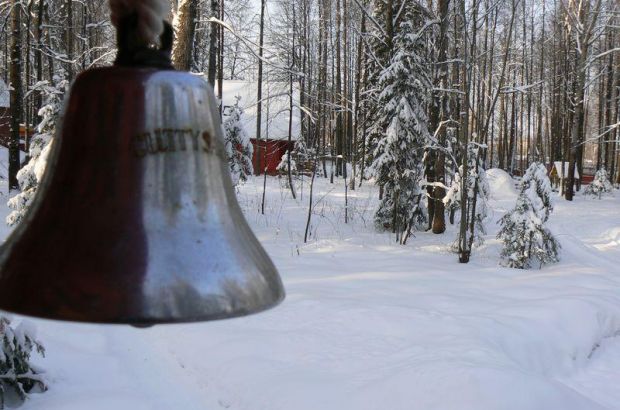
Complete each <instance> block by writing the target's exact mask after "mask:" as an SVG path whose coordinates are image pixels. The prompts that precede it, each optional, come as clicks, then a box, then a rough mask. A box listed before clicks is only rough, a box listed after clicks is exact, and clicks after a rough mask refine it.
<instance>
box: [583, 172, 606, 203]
mask: <svg viewBox="0 0 620 410" xmlns="http://www.w3.org/2000/svg"><path fill="white" fill-rule="evenodd" d="M612 191H613V186H612V185H611V182H609V175H608V174H607V170H606V169H605V168H601V169H599V170H598V171H596V174H595V175H594V180H593V181H592V182H591V183H590V185H588V186H587V187H586V189H584V191H583V194H584V195H585V196H593V197H598V199H601V198H602V197H603V195H606V194H611V192H612Z"/></svg>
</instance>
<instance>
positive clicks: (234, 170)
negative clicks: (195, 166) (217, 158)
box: [223, 97, 254, 186]
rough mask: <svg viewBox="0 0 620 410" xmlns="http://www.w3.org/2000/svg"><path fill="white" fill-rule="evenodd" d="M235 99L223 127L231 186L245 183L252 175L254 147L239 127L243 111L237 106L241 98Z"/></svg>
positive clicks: (240, 126) (243, 130) (241, 127)
mask: <svg viewBox="0 0 620 410" xmlns="http://www.w3.org/2000/svg"><path fill="white" fill-rule="evenodd" d="M235 98H236V100H235V105H233V106H232V108H231V110H230V113H229V114H228V115H227V116H226V120H225V121H224V124H223V127H224V140H225V141H224V142H225V144H226V152H227V154H228V163H229V165H230V175H231V177H232V180H233V184H234V185H235V186H236V185H238V184H239V182H245V181H246V180H247V179H248V176H250V175H252V174H253V173H254V166H253V165H252V155H253V154H254V147H253V146H252V142H251V141H250V137H249V136H248V134H247V132H245V129H244V128H243V126H242V125H241V115H242V114H243V110H242V109H241V107H240V106H239V100H240V99H241V98H240V97H235Z"/></svg>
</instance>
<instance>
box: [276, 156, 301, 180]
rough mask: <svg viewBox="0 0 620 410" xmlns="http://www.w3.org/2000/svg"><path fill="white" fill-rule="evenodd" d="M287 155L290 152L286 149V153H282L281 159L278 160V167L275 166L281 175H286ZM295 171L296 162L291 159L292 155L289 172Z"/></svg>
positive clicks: (293, 172) (294, 172)
mask: <svg viewBox="0 0 620 410" xmlns="http://www.w3.org/2000/svg"><path fill="white" fill-rule="evenodd" d="M289 155H290V152H289V151H286V153H285V154H284V155H282V160H280V163H279V164H278V167H277V168H276V170H277V171H278V173H279V174H281V175H288V161H289ZM296 173H297V163H296V162H295V159H293V157H292V156H291V174H293V175H294V174H296Z"/></svg>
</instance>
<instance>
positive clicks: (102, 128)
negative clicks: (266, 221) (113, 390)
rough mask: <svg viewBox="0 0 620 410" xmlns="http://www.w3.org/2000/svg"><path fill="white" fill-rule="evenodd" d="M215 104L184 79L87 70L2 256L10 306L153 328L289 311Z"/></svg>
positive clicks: (0, 269)
mask: <svg viewBox="0 0 620 410" xmlns="http://www.w3.org/2000/svg"><path fill="white" fill-rule="evenodd" d="M216 106H217V105H216V101H215V97H214V96H213V92H212V90H211V88H210V87H209V85H208V84H207V83H206V82H205V81H203V80H202V79H200V78H198V77H195V76H193V75H191V74H188V73H184V72H177V71H173V70H159V69H154V68H125V67H110V68H103V69H94V70H89V71H86V72H84V73H82V74H81V75H80V76H79V77H78V78H77V80H76V82H75V84H74V86H73V88H72V90H71V92H70V96H69V98H68V101H67V103H66V106H65V111H64V119H63V121H62V125H61V126H59V132H58V136H57V138H56V141H55V142H54V147H53V153H52V154H51V158H50V160H49V162H48V170H47V174H46V176H45V177H44V180H43V181H42V183H41V186H40V188H39V192H38V194H37V196H36V199H35V201H34V203H33V204H32V207H31V210H30V212H29V213H28V215H27V216H26V218H25V220H24V221H23V222H22V224H21V225H20V226H19V227H18V228H17V229H16V230H15V231H14V233H13V234H12V235H11V237H10V238H9V239H8V241H7V242H6V244H5V245H4V246H3V247H2V249H1V250H0V309H3V310H7V311H10V312H14V313H19V314H24V315H29V316H37V317H42V318H49V319H59V320H70V321H81V322H96V323H117V324H132V325H136V326H150V325H154V324H160V323H180V322H194V321H207V320H215V319H223V318H229V317H235V316H242V315H246V314H250V313H254V312H258V311H262V310H264V309H267V308H269V307H271V306H273V305H275V304H277V303H278V302H280V301H281V300H282V299H283V297H284V291H283V287H282V283H281V281H280V278H279V276H278V273H277V271H276V268H275V267H274V265H273V263H272V262H271V260H270V259H269V257H268V255H267V254H266V253H265V251H264V250H263V248H262V247H261V245H260V244H259V242H258V241H257V239H256V238H255V236H254V235H253V233H252V231H251V230H250V228H249V227H248V225H247V223H246V221H245V219H244V217H243V215H242V213H241V210H240V208H239V205H238V204H237V200H236V197H235V193H234V191H233V187H232V184H231V179H230V175H229V171H228V163H227V159H226V153H225V149H224V145H223V135H222V128H221V122H220V117H219V113H218V111H217V109H216Z"/></svg>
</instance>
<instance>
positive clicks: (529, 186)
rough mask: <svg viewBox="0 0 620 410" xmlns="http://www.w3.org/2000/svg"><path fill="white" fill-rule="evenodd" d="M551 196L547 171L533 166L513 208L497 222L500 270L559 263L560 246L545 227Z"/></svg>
mask: <svg viewBox="0 0 620 410" xmlns="http://www.w3.org/2000/svg"><path fill="white" fill-rule="evenodd" d="M551 193H552V189H551V182H550V181H549V178H548V177H547V169H546V168H545V166H544V165H543V164H540V163H533V164H532V165H531V166H530V167H529V168H528V170H527V171H526V173H525V175H524V176H523V180H522V181H521V190H520V192H519V197H518V198H517V204H516V206H515V208H514V209H513V210H512V211H510V212H509V213H508V214H506V215H505V216H504V217H503V218H502V219H501V220H500V225H501V229H500V231H499V234H498V235H497V237H498V239H500V240H501V241H502V243H503V249H502V253H501V263H502V265H503V266H507V267H510V268H517V269H529V268H531V267H532V266H533V265H534V263H536V264H538V266H539V267H542V266H543V265H546V264H549V263H553V262H558V261H559V250H560V244H559V242H558V241H557V240H556V239H555V238H554V237H553V235H552V234H551V231H549V229H548V228H547V227H546V226H545V223H546V222H547V220H548V219H549V216H550V215H551V212H552V211H553V203H552V199H551V198H552V197H551Z"/></svg>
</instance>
